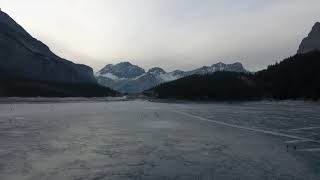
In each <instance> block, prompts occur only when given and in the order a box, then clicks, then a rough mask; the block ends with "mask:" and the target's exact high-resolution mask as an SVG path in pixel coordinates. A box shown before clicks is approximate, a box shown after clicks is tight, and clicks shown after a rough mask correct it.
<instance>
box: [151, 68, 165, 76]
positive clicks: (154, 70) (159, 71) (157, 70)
mask: <svg viewBox="0 0 320 180" xmlns="http://www.w3.org/2000/svg"><path fill="white" fill-rule="evenodd" d="M148 73H151V74H154V75H160V74H165V73H166V71H164V70H163V69H162V68H159V67H154V68H151V69H150V70H149V71H148Z"/></svg>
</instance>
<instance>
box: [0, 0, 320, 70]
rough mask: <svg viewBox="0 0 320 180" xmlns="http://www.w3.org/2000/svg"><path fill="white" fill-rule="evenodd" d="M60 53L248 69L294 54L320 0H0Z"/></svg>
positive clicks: (78, 58) (88, 59)
mask: <svg viewBox="0 0 320 180" xmlns="http://www.w3.org/2000/svg"><path fill="white" fill-rule="evenodd" d="M0 7H1V8H2V10H3V11H5V12H7V13H8V14H9V15H10V16H11V17H12V18H14V19H15V20H16V21H17V22H18V23H19V24H21V25H22V26H23V27H24V28H25V29H27V31H28V32H30V33H31V34H32V35H33V36H34V37H36V38H38V39H39V40H41V41H42V42H44V43H46V44H47V45H48V46H49V47H50V49H51V50H53V51H54V52H55V53H57V54H58V55H59V56H62V57H64V58H66V59H69V60H72V61H74V62H77V63H84V64H87V65H90V66H92V67H93V68H94V69H95V70H98V69H100V68H102V66H104V65H106V64H108V63H117V62H120V61H130V62H132V63H134V64H138V65H140V66H142V67H144V68H150V67H153V66H161V67H163V68H164V69H166V70H173V69H177V68H179V69H184V70H188V69H192V68H195V67H199V66H202V65H211V64H213V63H216V62H219V61H222V62H225V63H232V62H236V61H240V62H242V63H243V64H244V65H245V66H246V67H247V68H248V69H249V70H252V71H254V70H258V69H262V68H265V67H266V66H267V65H268V64H272V63H274V62H276V61H280V60H282V59H283V58H285V57H288V56H290V55H294V54H295V52H296V50H297V48H298V45H299V43H300V41H301V40H302V38H303V37H305V36H306V35H307V33H308V32H309V31H310V30H311V27H312V25H313V24H314V23H315V22H316V21H320V1H319V0H241V1H240V0H54V1H52V0H28V1H26V0H0Z"/></svg>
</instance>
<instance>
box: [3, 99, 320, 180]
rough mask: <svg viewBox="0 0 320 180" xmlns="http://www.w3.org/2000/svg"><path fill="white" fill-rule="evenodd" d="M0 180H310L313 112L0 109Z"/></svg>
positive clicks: (315, 150)
mask: <svg viewBox="0 0 320 180" xmlns="http://www.w3.org/2000/svg"><path fill="white" fill-rule="evenodd" d="M60 101H61V102H60ZM0 179H1V180H38V179H41V180H69V179H74V180H103V179H112V180H114V179H115V180H118V179H124V180H125V179H147V180H149V179H150V180H153V179H156V180H157V179H159V180H160V179H161V180H167V179H168V180H171V179H172V180H173V179H175V180H176V179H181V180H182V179H183V180H185V179H186V180H189V179H190V180H194V179H195V180H202V179H203V180H209V179H210V180H211V179H218V180H219V179H232V180H242V179H243V180H250V179H252V180H254V179H259V180H261V179H284V180H293V179H294V180H296V179H304V180H305V179H307V180H308V179H312V180H313V179H314V180H317V179H320V104H319V103H318V104H317V103H304V102H252V103H235V104H227V103H155V102H148V101H142V100H136V101H109V102H104V101H103V100H99V101H98V100H92V101H79V102H77V101H75V100H69V101H66V102H65V101H64V100H62V99H57V100H55V101H50V102H46V101H36V102H33V101H32V102H31V101H28V102H24V103H21V102H19V101H18V100H17V101H14V102H10V101H2V103H1V104H0Z"/></svg>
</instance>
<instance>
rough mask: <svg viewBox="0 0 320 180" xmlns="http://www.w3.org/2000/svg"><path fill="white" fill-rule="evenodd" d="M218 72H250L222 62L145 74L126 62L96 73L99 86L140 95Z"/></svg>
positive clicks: (152, 70) (155, 70) (152, 69)
mask: <svg viewBox="0 0 320 180" xmlns="http://www.w3.org/2000/svg"><path fill="white" fill-rule="evenodd" d="M217 71H230V72H248V71H247V70H245V69H244V67H243V66H242V64H241V63H234V64H224V63H221V62H220V63H217V64H213V65H212V66H204V67H202V68H198V69H195V70H193V71H186V72H185V71H181V70H175V71H172V72H166V71H165V70H163V69H162V68H160V67H155V68H151V69H150V70H148V71H147V72H145V70H144V69H142V68H140V67H138V66H136V65H132V64H130V63H128V62H124V63H119V64H116V65H107V66H105V67H104V68H103V69H101V70H100V71H99V72H97V73H96V78H97V80H98V83H99V84H101V85H103V86H107V87H111V88H112V89H114V90H117V91H119V92H122V93H140V92H143V91H144V90H147V89H150V88H152V87H155V86H157V85H159V84H161V83H165V82H169V81H174V80H177V79H180V78H182V77H185V76H189V75H193V74H211V73H214V72H217Z"/></svg>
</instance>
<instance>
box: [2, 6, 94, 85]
mask: <svg viewBox="0 0 320 180" xmlns="http://www.w3.org/2000/svg"><path fill="white" fill-rule="evenodd" d="M0 58H1V61H0V69H2V70H5V71H7V72H12V73H14V74H15V75H17V76H21V77H23V78H27V79H32V80H41V81H54V82H63V83H93V84H95V83H96V80H95V78H94V75H93V69H92V68H91V67H89V66H86V65H83V64H75V63H73V62H71V61H68V60H66V59H63V58H60V57H59V56H57V55H56V54H54V53H53V52H52V51H51V50H50V48H49V47H48V46H47V45H45V44H44V43H42V42H41V41H39V40H37V39H35V38H34V37H32V36H31V35H30V34H29V33H28V32H27V31H26V30H25V29H24V28H23V27H22V26H20V25H19V24H18V23H17V22H16V21H15V20H14V19H12V18H11V17H10V16H9V15H8V14H6V13H5V12H3V11H2V10H0Z"/></svg>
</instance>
